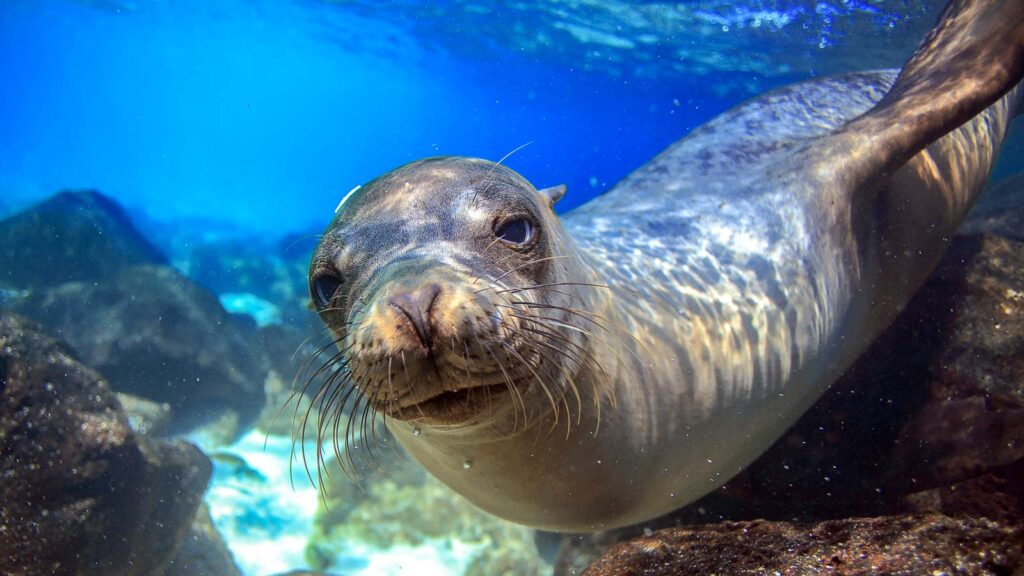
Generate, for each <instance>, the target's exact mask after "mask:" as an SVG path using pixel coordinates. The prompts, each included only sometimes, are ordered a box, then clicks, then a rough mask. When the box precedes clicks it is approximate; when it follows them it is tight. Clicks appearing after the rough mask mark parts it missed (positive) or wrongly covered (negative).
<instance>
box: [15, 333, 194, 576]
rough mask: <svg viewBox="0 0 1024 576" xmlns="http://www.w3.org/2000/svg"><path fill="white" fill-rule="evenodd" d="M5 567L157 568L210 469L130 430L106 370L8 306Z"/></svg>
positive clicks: (88, 571) (182, 450)
mask: <svg viewBox="0 0 1024 576" xmlns="http://www.w3.org/2000/svg"><path fill="white" fill-rule="evenodd" d="M0 392H2V394H0V471H2V474H0V534H2V537H0V573H3V574H12V575H19V574H26V575H27V574H78V575H93V574H95V575H103V576H120V575H140V576H141V575H150V574H158V573H159V571H160V570H162V569H163V567H164V566H165V565H166V564H167V562H168V561H170V559H171V558H172V557H173V555H174V554H175V551H176V550H177V547H178V544H179V543H180V542H181V540H182V538H183V537H184V536H185V534H186V533H187V532H188V530H189V526H190V523H191V521H192V518H193V516H194V515H195V511H196V509H197V507H198V506H199V503H200V501H201V499H202V494H203V491H204V489H205V487H206V483H207V481H208V479H209V477H210V473H211V467H210V462H209V460H207V459H206V457H205V456H203V454H202V453H201V452H200V451H199V450H198V449H197V448H196V447H194V446H192V445H191V444H187V443H184V442H169V441H154V440H150V439H147V438H145V437H143V436H141V435H140V434H137V433H136V432H134V431H133V430H132V429H131V428H130V427H129V425H128V420H127V419H126V418H125V416H124V414H123V413H122V411H121V407H120V404H119V403H118V400H117V398H116V397H115V395H114V393H113V392H111V391H110V389H109V388H108V386H107V384H106V383H105V382H104V381H103V379H102V377H101V376H100V375H99V374H97V373H96V372H94V371H93V370H92V369H90V368H87V367H85V366H83V365H82V364H80V363H79V362H78V361H77V360H75V358H74V357H73V356H72V354H71V352H70V351H69V349H68V348H67V347H66V346H65V345H64V344H63V343H61V342H59V341H57V340H54V339H53V338H51V337H50V336H47V335H45V334H43V333H42V332H40V331H39V329H38V328H37V327H36V326H35V325H33V324H31V323H29V322H28V321H27V320H24V319H22V318H20V317H18V316H15V315H12V314H6V313H0Z"/></svg>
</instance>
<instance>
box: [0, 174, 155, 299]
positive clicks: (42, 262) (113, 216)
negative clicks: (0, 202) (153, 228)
mask: <svg viewBox="0 0 1024 576" xmlns="http://www.w3.org/2000/svg"><path fill="white" fill-rule="evenodd" d="M0 247H2V248H0V271H2V272H0V285H6V286H7V287H9V288H47V287H51V286H56V285H57V284H61V283H63V282H72V281H81V282H92V281H97V280H103V279H106V278H109V277H111V276H113V275H115V274H117V273H118V272H120V271H121V270H123V269H125V268H126V267H129V266H135V265H139V264H162V263H164V262H166V258H164V256H163V255H162V254H161V253H160V252H159V251H158V250H157V249H156V248H154V247H153V246H152V245H150V244H149V242H147V241H146V240H145V239H144V238H143V237H142V236H141V235H140V234H139V233H138V231H137V230H136V229H135V227H134V226H133V225H132V223H131V221H130V220H129V218H128V216H127V215H126V214H125V212H124V210H122V209H121V208H120V206H118V205H117V204H116V203H114V202H113V201H112V200H110V199H109V198H107V197H106V196H104V195H102V194H100V193H99V192H96V191H82V192H61V193H59V194H57V195H56V196H54V197H52V198H50V199H49V200H46V201H45V202H42V203H41V204H38V205H36V206H35V207H33V208H31V209H29V210H27V211H25V212H21V213H19V214H16V215H14V216H11V217H10V218H7V219H5V220H3V221H0Z"/></svg>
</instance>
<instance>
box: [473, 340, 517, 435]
mask: <svg viewBox="0 0 1024 576" xmlns="http://www.w3.org/2000/svg"><path fill="white" fill-rule="evenodd" d="M480 344H481V345H482V346H483V347H484V350H486V351H487V353H488V354H489V355H490V356H491V358H492V359H494V363H495V365H497V366H498V369H499V370H501V374H502V376H503V377H504V378H505V386H506V388H508V391H509V393H510V394H511V395H512V411H513V412H514V413H515V421H514V422H513V424H512V433H513V434H515V432H516V431H517V430H518V429H519V413H518V411H517V407H516V399H517V398H518V400H519V407H521V408H522V409H523V426H526V423H527V421H528V420H529V415H528V414H527V413H526V404H525V402H524V401H523V397H522V395H521V394H520V393H519V391H518V390H517V389H516V386H515V384H514V383H513V381H512V378H510V377H509V375H508V372H507V371H506V370H505V367H504V366H503V365H502V364H501V361H500V360H498V357H497V356H495V355H494V351H493V350H491V347H490V346H488V345H487V343H486V342H484V341H483V340H481V341H480Z"/></svg>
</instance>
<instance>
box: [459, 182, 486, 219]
mask: <svg viewBox="0 0 1024 576" xmlns="http://www.w3.org/2000/svg"><path fill="white" fill-rule="evenodd" d="M476 198H477V193H476V190H473V189H472V188H466V189H465V190H463V191H461V192H459V193H458V194H457V195H456V196H455V201H454V202H452V210H453V212H454V213H455V214H458V215H460V216H461V217H463V218H465V219H466V220H467V221H470V222H480V221H486V220H488V219H489V218H490V217H491V213H490V212H489V211H487V210H484V209H483V207H481V206H480V205H479V204H478V203H477V202H476Z"/></svg>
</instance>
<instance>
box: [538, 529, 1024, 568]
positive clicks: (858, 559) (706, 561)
mask: <svg viewBox="0 0 1024 576" xmlns="http://www.w3.org/2000/svg"><path fill="white" fill-rule="evenodd" d="M1022 560H1024V532H1022V531H1021V530H1020V529H1019V528H1018V529H1010V528H1007V527H1004V526H1000V525H998V524H996V523H994V522H991V521H989V520H986V519H982V518H950V517H947V516H941V515H902V516H886V517H880V518H852V519H845V520H833V521H828V522H821V523H817V524H802V523H791V522H770V521H763V520H753V521H747V522H725V523H721V524H713V525H706V526H695V527H688V528H672V529H668V530H663V531H660V532H656V533H654V534H652V535H650V536H646V537H643V538H638V539H636V540H632V541H629V542H625V543H622V544H619V545H617V546H615V547H613V548H612V549H610V550H609V551H608V552H607V553H606V554H605V555H604V556H603V557H602V558H601V559H599V560H598V561H597V562H595V563H593V564H591V565H590V566H589V567H588V568H587V569H586V570H585V571H583V572H582V574H583V575H584V576H605V575H613V574H614V575H616V576H623V575H628V574H644V575H648V576H657V575H661V574H664V575H673V576H676V575H678V576H682V575H687V574H693V575H698V574H735V575H744V574H751V575H753V574H758V575H761V574H793V575H797V574H822V573H827V574H832V575H836V576H841V575H847V574H849V575H852V574H964V575H975V574H977V575H981V574H1010V573H1012V572H1013V571H1014V569H1015V568H1017V567H1018V566H1020V563H1021V562H1022ZM562 570H563V571H561V572H556V573H559V574H571V573H572V572H568V571H565V569H564V568H563V569H562Z"/></svg>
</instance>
